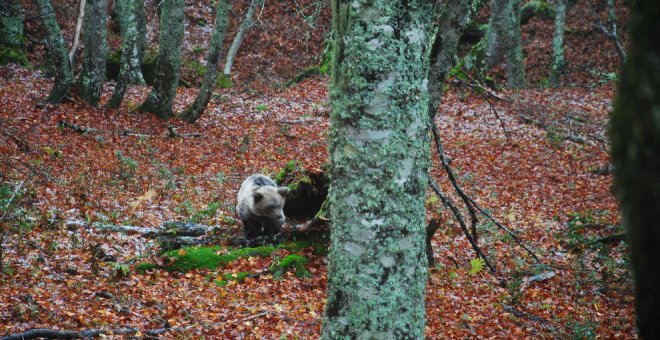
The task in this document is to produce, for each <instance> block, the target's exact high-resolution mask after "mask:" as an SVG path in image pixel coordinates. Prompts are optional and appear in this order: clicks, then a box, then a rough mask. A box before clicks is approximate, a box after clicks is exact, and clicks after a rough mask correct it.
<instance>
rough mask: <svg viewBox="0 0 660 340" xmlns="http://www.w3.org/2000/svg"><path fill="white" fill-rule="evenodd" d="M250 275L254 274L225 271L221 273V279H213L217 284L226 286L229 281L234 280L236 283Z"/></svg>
mask: <svg viewBox="0 0 660 340" xmlns="http://www.w3.org/2000/svg"><path fill="white" fill-rule="evenodd" d="M252 275H254V274H252V273H250V272H238V273H225V274H222V279H220V280H216V281H215V284H216V285H218V286H226V285H227V284H228V283H229V281H236V282H238V283H242V282H243V281H245V278H246V277H248V276H252Z"/></svg>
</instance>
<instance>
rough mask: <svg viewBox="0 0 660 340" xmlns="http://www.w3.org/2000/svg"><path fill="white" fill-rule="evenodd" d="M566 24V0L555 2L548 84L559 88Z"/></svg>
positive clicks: (562, 68) (562, 69)
mask: <svg viewBox="0 0 660 340" xmlns="http://www.w3.org/2000/svg"><path fill="white" fill-rule="evenodd" d="M565 22H566V0H557V10H556V12H555V32H554V35H553V36H552V71H551V72H550V84H552V86H559V85H560V84H561V75H562V74H563V73H564V29H565Z"/></svg>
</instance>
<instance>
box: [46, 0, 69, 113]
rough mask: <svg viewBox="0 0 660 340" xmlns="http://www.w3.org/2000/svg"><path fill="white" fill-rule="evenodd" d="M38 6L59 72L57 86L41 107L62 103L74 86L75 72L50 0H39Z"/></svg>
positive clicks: (54, 86) (54, 85)
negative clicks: (72, 69)
mask: <svg viewBox="0 0 660 340" xmlns="http://www.w3.org/2000/svg"><path fill="white" fill-rule="evenodd" d="M37 6H38V7H39V15H40V16H41V20H42V21H43V25H44V28H45V29H46V39H47V42H48V43H47V44H48V48H49V50H50V51H51V52H50V55H51V56H52V58H53V65H55V69H56V70H57V75H56V76H55V84H53V88H52V89H51V90H50V94H49V95H48V97H47V98H46V99H44V101H43V102H42V103H40V104H39V106H42V105H44V104H46V103H50V104H58V103H60V102H62V100H63V99H64V97H65V96H66V95H67V94H68V93H69V90H71V86H72V85H73V72H72V71H71V65H70V64H69V52H68V51H67V49H66V45H65V44H64V38H63V37H62V31H61V30H60V26H59V25H58V24H57V19H56V18H55V11H54V10H53V5H52V4H51V2H50V0H37Z"/></svg>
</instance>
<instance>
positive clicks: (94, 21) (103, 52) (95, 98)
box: [76, 0, 108, 106]
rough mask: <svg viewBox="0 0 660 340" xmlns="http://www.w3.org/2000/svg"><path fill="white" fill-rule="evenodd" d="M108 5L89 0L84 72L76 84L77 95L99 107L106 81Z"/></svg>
mask: <svg viewBox="0 0 660 340" xmlns="http://www.w3.org/2000/svg"><path fill="white" fill-rule="evenodd" d="M107 18H108V5H107V3H106V1H105V0H87V3H86V4H85V19H84V24H83V30H84V33H83V43H84V49H83V55H82V59H83V60H82V71H81V72H80V75H79V76H78V80H77V82H76V94H78V96H80V98H82V99H83V100H84V101H86V102H87V103H89V104H90V105H92V106H97V105H98V103H99V99H101V93H102V92H103V82H104V81H105V59H106V56H107V54H108V47H107V43H106V39H105V37H106V32H107Z"/></svg>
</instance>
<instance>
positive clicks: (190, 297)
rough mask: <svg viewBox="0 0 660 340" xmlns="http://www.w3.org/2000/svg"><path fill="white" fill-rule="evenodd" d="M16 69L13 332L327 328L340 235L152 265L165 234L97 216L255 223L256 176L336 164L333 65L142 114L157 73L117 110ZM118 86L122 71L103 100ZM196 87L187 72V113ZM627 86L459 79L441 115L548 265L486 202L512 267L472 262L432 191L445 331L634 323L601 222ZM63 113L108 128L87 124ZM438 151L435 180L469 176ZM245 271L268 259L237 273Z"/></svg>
mask: <svg viewBox="0 0 660 340" xmlns="http://www.w3.org/2000/svg"><path fill="white" fill-rule="evenodd" d="M0 75H1V76H2V78H3V86H2V87H0V122H1V125H0V127H1V129H2V133H3V136H2V138H3V141H4V142H3V143H2V145H1V146H0V148H1V155H2V166H3V172H4V173H6V174H9V173H10V170H13V176H14V177H11V178H7V179H11V180H13V181H23V180H26V181H25V186H24V187H25V191H26V192H27V194H26V195H25V196H24V197H23V198H22V199H23V200H24V202H25V203H26V206H27V207H28V208H29V209H28V210H26V211H23V212H22V216H23V219H22V224H21V226H20V227H18V228H15V229H14V230H15V232H14V233H13V234H11V235H9V236H8V237H6V238H5V239H4V240H3V243H2V249H3V255H4V258H3V261H4V264H5V267H4V270H3V272H2V273H0V282H1V288H0V320H2V321H0V334H9V333H16V332H21V331H25V330H28V329H32V328H54V329H67V330H83V329H106V330H110V329H114V330H116V329H121V328H125V327H131V328H135V329H137V330H139V331H140V332H141V333H136V334H134V335H138V336H139V335H144V334H148V333H146V332H147V331H148V330H151V329H159V328H170V329H169V330H168V331H167V332H166V333H164V335H163V336H165V337H167V338H188V337H196V336H206V337H210V338H218V337H223V338H316V337H318V335H319V332H320V328H321V318H322V314H323V306H324V303H325V291H326V278H327V266H326V257H325V255H324V251H323V250H321V251H318V248H314V247H303V248H298V249H295V250H291V249H289V250H287V249H279V250H277V251H275V252H274V253H272V254H271V255H270V256H265V257H259V256H254V257H248V258H243V259H239V260H237V261H234V262H231V263H230V264H228V265H227V266H225V267H223V268H221V269H217V270H193V271H188V272H176V271H169V272H168V271H166V270H163V269H150V270H147V271H140V270H138V269H137V265H138V264H139V263H141V262H152V263H159V261H161V262H162V261H163V259H162V257H161V256H160V255H159V251H158V245H157V244H156V243H155V242H154V241H153V240H151V239H147V238H144V237H142V236H140V235H137V234H133V235H127V234H122V233H117V232H109V231H100V230H97V229H94V228H91V227H89V223H90V222H94V221H104V222H107V223H113V224H118V225H121V224H127V225H134V226H149V227H158V226H160V225H161V223H162V222H164V221H169V220H184V221H185V220H192V221H196V222H199V223H203V224H206V225H213V226H216V227H217V228H218V229H219V230H221V231H222V233H225V234H228V235H238V234H239V233H240V222H239V223H236V221H235V215H234V212H233V206H234V204H235V196H236V193H237V190H238V187H239V185H240V182H241V181H242V179H243V178H244V177H246V176H248V175H250V174H252V173H255V172H264V173H268V174H271V175H274V174H275V173H277V172H278V171H279V170H280V169H282V168H283V167H284V166H285V164H286V163H287V162H289V161H291V160H295V161H296V162H297V163H298V164H299V165H301V166H303V167H305V168H307V169H310V170H311V171H321V170H320V169H321V167H322V166H323V164H324V163H325V162H326V158H327V155H326V144H325V142H326V141H325V133H326V129H327V127H328V124H329V104H328V96H327V90H326V82H327V78H324V77H321V78H315V79H308V80H306V81H304V82H302V83H301V84H299V85H297V86H295V87H292V88H289V89H278V90H276V89H265V88H264V89H261V90H251V91H246V90H239V89H235V90H222V91H221V92H219V94H217V95H215V96H214V98H213V99H212V102H211V104H210V106H209V109H208V111H207V113H206V114H204V115H203V116H202V118H201V119H200V120H199V121H198V122H197V123H196V124H187V123H183V122H180V121H176V120H173V121H169V122H164V121H161V120H158V119H156V118H155V117H154V116H152V115H148V114H137V113H133V112H131V108H133V107H135V106H136V105H137V104H138V103H140V102H141V101H142V100H143V99H144V98H145V97H146V94H147V91H148V88H146V87H136V88H133V89H132V91H131V92H130V93H129V94H128V96H127V98H126V101H125V105H124V106H123V107H122V109H121V110H119V111H112V110H103V109H93V108H90V107H87V106H85V105H84V104H81V103H77V102H69V103H65V104H62V105H59V106H48V107H46V108H44V109H39V108H37V107H36V106H35V105H36V103H37V102H38V101H39V100H40V99H42V98H44V97H45V96H46V95H47V93H48V91H49V89H50V86H51V84H52V82H51V81H50V80H47V79H44V78H42V77H41V75H40V74H39V73H38V72H35V71H29V70H23V69H18V68H13V67H4V68H2V69H1V70H0ZM110 92H111V86H110V85H108V86H107V87H106V90H105V95H104V100H107V97H108V96H109V94H110ZM195 92H196V90H195V89H183V88H182V89H180V90H179V92H178V95H177V101H176V104H175V108H176V110H178V111H180V110H181V109H183V108H184V107H185V104H186V103H189V102H191V101H192V98H193V96H194V95H195ZM613 95H614V94H613V87H612V86H611V85H606V86H602V87H598V88H568V89H567V88H564V89H529V90H515V91H513V90H502V91H499V92H497V96H499V97H501V98H504V99H506V100H498V99H495V98H492V97H490V98H485V97H483V96H481V95H479V94H475V93H473V92H471V91H470V90H468V89H465V88H462V87H461V86H460V85H459V84H451V85H450V86H449V87H448V93H446V94H445V96H444V98H443V104H442V106H441V108H440V112H439V114H438V117H437V119H436V123H437V124H438V126H439V129H440V132H441V135H442V138H443V141H444V144H445V150H446V153H447V155H448V156H449V157H450V158H451V160H452V163H451V165H452V167H453V168H454V169H455V171H456V172H457V175H458V179H459V182H460V184H461V185H462V186H463V188H464V189H465V190H466V191H467V192H468V193H469V194H470V195H471V196H472V197H473V198H474V199H475V200H476V201H477V202H479V204H480V205H481V206H482V207H484V208H486V209H488V210H489V211H490V212H491V213H492V215H493V216H494V217H495V218H496V219H498V220H499V221H500V222H502V223H503V224H504V225H506V226H507V227H508V228H509V229H511V230H513V231H515V232H516V233H517V234H518V235H519V237H520V239H521V240H522V241H523V242H524V243H525V244H526V245H527V246H528V247H530V248H531V249H533V250H534V251H535V253H537V254H538V255H539V256H540V258H541V260H542V261H543V264H539V263H535V261H534V260H533V259H532V258H531V257H530V256H529V255H528V254H527V253H526V252H525V251H524V250H523V249H522V248H520V247H519V246H518V245H517V244H516V243H515V242H513V240H512V238H511V237H509V236H508V235H506V234H505V233H503V232H501V231H500V230H498V229H497V228H496V227H495V226H494V225H493V224H492V223H489V222H488V221H487V220H483V219H482V220H481V221H480V223H479V225H478V234H479V242H480V245H481V246H482V247H483V248H484V249H485V251H486V253H487V254H488V255H489V256H490V257H491V258H492V259H493V260H494V263H495V265H496V266H497V268H498V273H497V274H495V275H492V274H490V273H489V272H488V271H487V270H486V269H485V268H481V265H480V264H479V263H476V262H474V261H472V262H471V260H473V259H474V258H475V255H474V252H473V251H472V249H471V248H470V245H469V243H468V242H467V240H466V238H465V236H464V235H463V234H462V232H461V230H460V228H459V226H458V224H457V223H456V222H455V220H454V219H453V218H452V217H451V216H450V214H449V213H448V211H446V210H443V209H442V207H441V203H440V202H439V201H438V199H437V198H435V197H434V195H432V194H431V193H429V198H428V199H427V207H428V209H427V211H428V217H429V219H430V218H432V217H436V218H440V219H441V220H442V221H443V222H442V225H441V228H440V229H439V231H438V232H437V233H436V235H435V237H434V239H433V246H434V259H435V261H436V265H435V266H434V267H432V268H430V270H429V278H428V284H427V300H426V306H427V332H426V333H427V336H428V337H429V338H438V339H442V338H466V337H482V338H491V337H492V338H522V337H535V338H536V337H543V338H557V337H559V338H565V337H570V338H575V337H578V338H579V337H587V338H589V337H593V336H597V337H602V338H634V337H635V326H634V311H633V293H632V283H631V278H630V274H629V272H628V263H627V259H626V256H625V253H626V245H625V243H624V242H623V241H621V240H620V239H619V238H613V239H611V238H602V237H603V236H606V235H611V234H612V233H617V232H619V231H620V227H618V225H619V223H620V216H619V214H618V211H617V209H618V207H617V203H616V200H615V198H614V196H613V194H612V192H611V186H612V175H611V172H610V171H609V160H608V151H607V149H608V145H607V142H606V129H607V121H608V114H609V112H610V111H611V109H612V98H613ZM491 104H492V105H493V107H492V108H491ZM493 110H495V111H493ZM495 112H496V114H495ZM61 121H66V122H68V123H72V124H76V125H77V126H79V127H84V128H91V129H94V130H89V131H88V132H86V133H78V132H76V131H74V130H73V129H70V128H64V127H61V126H60V125H61V124H60V122H61ZM170 128H173V129H174V130H175V131H176V133H177V135H178V136H177V137H172V136H171V135H170V132H169V131H170ZM195 136H196V137H195ZM434 159H435V161H434V166H433V169H432V170H431V174H432V176H433V178H435V179H436V181H438V182H439V183H440V186H441V187H442V188H443V190H444V191H445V192H448V193H451V192H453V190H452V188H451V184H450V183H449V181H448V180H446V176H445V175H444V172H443V171H442V169H441V168H440V167H439V162H438V161H437V156H434ZM9 167H12V169H9ZM5 176H9V175H5ZM454 199H455V200H457V199H456V197H455V196H454ZM71 220H82V221H86V223H83V224H82V225H79V226H73V225H71V224H67V222H66V221H71ZM227 249H228V246H226V245H223V246H222V247H220V248H218V249H217V252H218V253H226V252H227V251H228V250H227ZM291 253H297V254H299V255H301V256H304V257H306V258H307V259H308V260H309V262H308V263H307V264H306V265H305V268H306V269H307V270H308V271H309V274H310V275H309V277H307V278H298V277H297V276H296V275H294V272H293V271H289V272H285V273H283V275H282V276H281V278H280V277H276V276H274V275H273V274H272V273H269V272H268V271H267V270H268V268H269V266H270V265H271V263H272V262H273V261H277V259H281V258H283V257H284V256H286V255H288V254H291ZM241 272H252V273H255V272H256V273H264V274H263V275H258V276H254V277H247V278H245V279H244V281H243V282H237V281H231V280H230V281H229V282H228V284H224V283H222V279H223V277H226V276H225V275H226V274H229V275H234V276H237V275H239V273H241ZM538 274H541V277H538V276H536V277H535V275H538ZM225 283H226V282H225Z"/></svg>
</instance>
